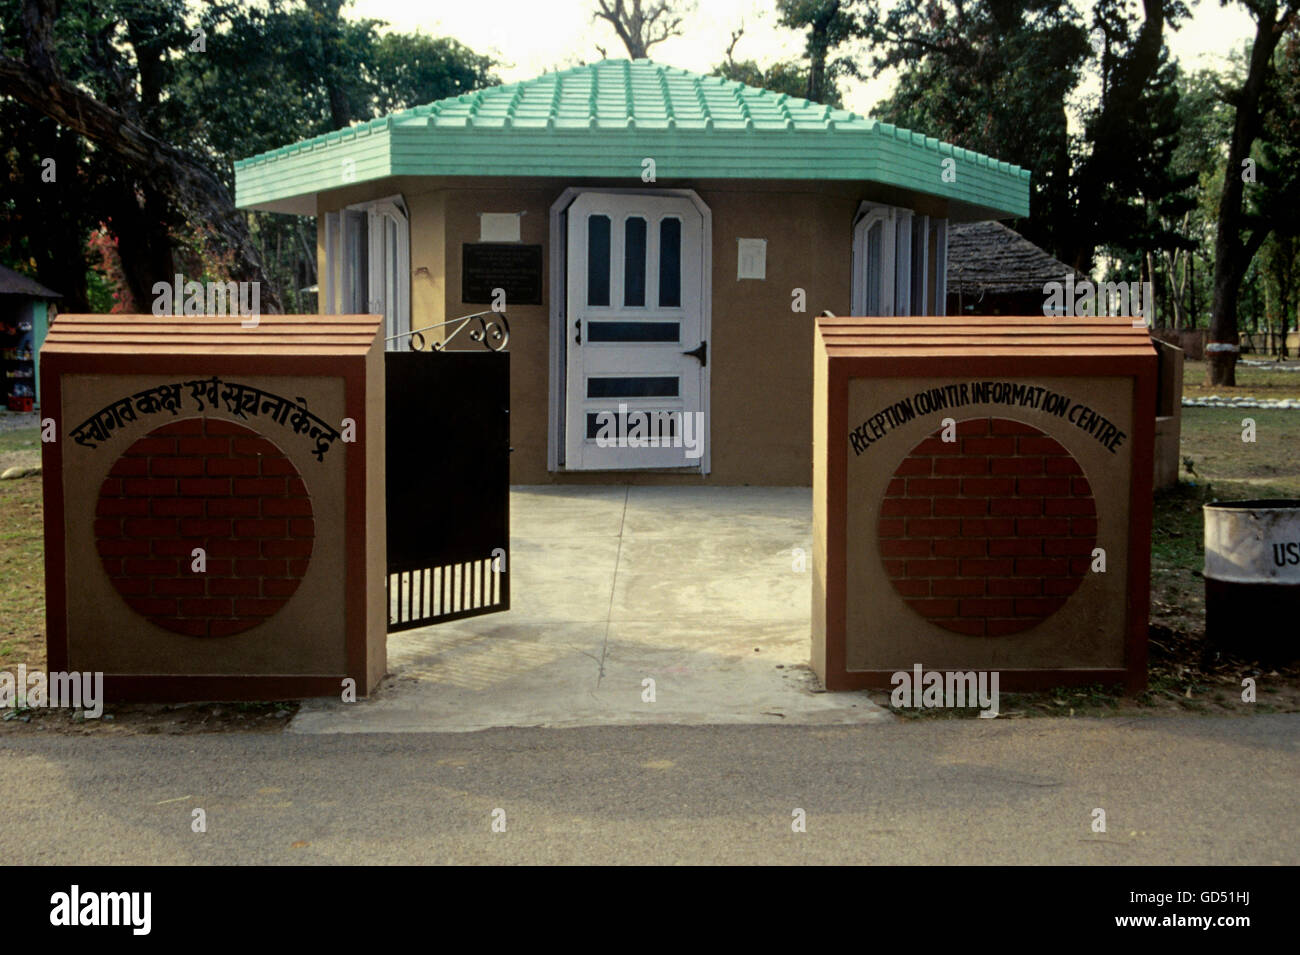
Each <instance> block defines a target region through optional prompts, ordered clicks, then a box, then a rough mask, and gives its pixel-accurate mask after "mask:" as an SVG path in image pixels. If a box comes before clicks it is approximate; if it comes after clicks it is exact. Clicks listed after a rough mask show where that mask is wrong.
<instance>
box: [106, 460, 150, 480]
mask: <svg viewBox="0 0 1300 955" xmlns="http://www.w3.org/2000/svg"><path fill="white" fill-rule="evenodd" d="M108 473H109V475H110V476H111V477H120V478H128V477H148V476H149V459H148V458H118V459H117V461H116V462H114V464H113V467H112V469H111V470H110V471H109V472H108Z"/></svg>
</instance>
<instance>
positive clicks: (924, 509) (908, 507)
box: [266, 497, 930, 517]
mask: <svg viewBox="0 0 1300 955" xmlns="http://www.w3.org/2000/svg"><path fill="white" fill-rule="evenodd" d="M266 503H267V505H268V511H267V513H268V514H269V513H270V510H269V505H270V504H272V503H273V502H272V501H267V502H266ZM303 503H307V502H305V501H304V502H303ZM880 513H881V514H882V515H883V516H885V517H929V516H930V502H929V501H928V500H926V499H925V498H922V497H918V498H902V497H897V498H886V499H884V500H882V501H881V502H880Z"/></svg>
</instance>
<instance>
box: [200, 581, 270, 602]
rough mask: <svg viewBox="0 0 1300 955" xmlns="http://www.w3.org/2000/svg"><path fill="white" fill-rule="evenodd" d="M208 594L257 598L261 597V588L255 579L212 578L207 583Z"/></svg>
mask: <svg viewBox="0 0 1300 955" xmlns="http://www.w3.org/2000/svg"><path fill="white" fill-rule="evenodd" d="M265 582H266V583H271V581H265ZM208 593H210V594H212V595H213V596H214V597H258V596H261V593H262V588H261V582H259V581H258V580H257V578H255V577H236V578H234V579H232V580H221V579H218V578H213V579H212V580H209V581H208Z"/></svg>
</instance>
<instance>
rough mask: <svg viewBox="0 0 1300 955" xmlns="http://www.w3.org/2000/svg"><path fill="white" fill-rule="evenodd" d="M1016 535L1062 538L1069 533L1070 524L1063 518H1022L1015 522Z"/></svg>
mask: <svg viewBox="0 0 1300 955" xmlns="http://www.w3.org/2000/svg"><path fill="white" fill-rule="evenodd" d="M1016 533H1017V534H1047V535H1055V534H1060V535H1062V536H1064V535H1066V534H1068V533H1070V522H1069V521H1067V520H1066V519H1065V518H1063V517H1022V518H1021V519H1020V520H1018V521H1016Z"/></svg>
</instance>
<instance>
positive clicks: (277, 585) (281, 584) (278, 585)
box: [262, 577, 925, 597]
mask: <svg viewBox="0 0 1300 955" xmlns="http://www.w3.org/2000/svg"><path fill="white" fill-rule="evenodd" d="M299 583H301V581H299V580H298V579H297V578H296V577H294V578H286V579H283V580H275V579H272V578H267V579H265V580H263V581H262V596H264V597H288V596H291V595H292V594H293V592H294V591H295V590H297V589H298V584H299ZM898 583H900V584H920V585H922V586H924V585H925V581H924V580H916V581H908V580H900V581H899V582H898ZM899 593H903V591H901V590H900V591H899ZM904 596H912V595H911V594H904Z"/></svg>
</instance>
